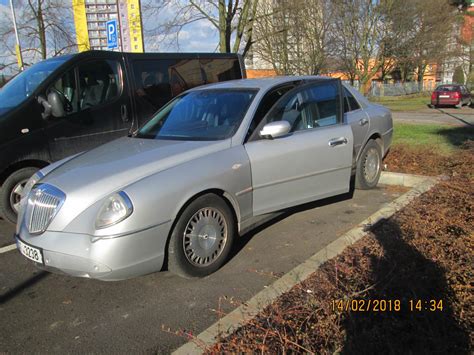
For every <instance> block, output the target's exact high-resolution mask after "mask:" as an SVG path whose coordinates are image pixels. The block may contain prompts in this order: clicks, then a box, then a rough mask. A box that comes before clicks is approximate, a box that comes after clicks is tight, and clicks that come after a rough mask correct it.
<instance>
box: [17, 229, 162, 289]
mask: <svg viewBox="0 0 474 355" xmlns="http://www.w3.org/2000/svg"><path fill="white" fill-rule="evenodd" d="M170 226H171V223H170V222H167V223H163V224H160V225H157V226H154V227H151V228H148V229H145V230H142V231H137V232H134V233H131V234H127V235H123V236H116V237H107V238H104V237H103V238H98V237H93V236H90V235H87V234H78V233H67V232H53V231H46V232H44V233H43V234H41V235H35V236H32V235H30V234H29V233H27V231H26V228H22V230H20V233H19V235H18V234H15V240H16V239H17V238H20V239H21V240H22V241H23V242H25V243H27V244H29V245H31V246H33V247H36V248H40V249H42V252H43V264H39V263H35V265H36V266H37V267H38V268H40V269H44V270H47V271H50V272H55V273H65V274H68V275H71V276H77V277H86V278H93V279H99V280H104V281H116V280H123V279H128V278H132V277H136V276H141V275H145V274H148V273H151V272H155V271H159V270H161V268H162V266H163V262H164V257H165V248H166V239H167V236H168V232H169V229H170ZM32 262H33V261H32Z"/></svg>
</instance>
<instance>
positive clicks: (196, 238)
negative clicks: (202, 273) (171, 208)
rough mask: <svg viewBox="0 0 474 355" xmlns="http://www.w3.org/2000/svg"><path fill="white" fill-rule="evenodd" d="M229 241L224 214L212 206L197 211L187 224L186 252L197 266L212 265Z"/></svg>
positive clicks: (184, 239) (185, 233)
mask: <svg viewBox="0 0 474 355" xmlns="http://www.w3.org/2000/svg"><path fill="white" fill-rule="evenodd" d="M226 243H227V222H226V220H225V217H224V216H223V214H222V213H221V212H220V211H219V210H217V209H215V208H211V207H207V208H202V209H200V210H199V211H197V212H196V213H195V214H194V215H193V216H192V217H191V219H190V220H189V222H188V224H187V225H186V228H185V231H184V237H183V249H184V254H185V255H186V258H187V259H188V261H189V262H190V263H191V264H192V265H195V266H198V267H203V266H208V265H211V264H212V263H213V262H214V260H216V259H217V258H219V256H220V255H221V253H222V251H223V250H224V247H225V245H226Z"/></svg>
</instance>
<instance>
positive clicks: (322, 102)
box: [267, 81, 341, 132]
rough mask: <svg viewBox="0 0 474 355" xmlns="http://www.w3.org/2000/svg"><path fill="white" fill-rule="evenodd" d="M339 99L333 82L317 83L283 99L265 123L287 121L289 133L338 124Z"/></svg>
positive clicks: (336, 87)
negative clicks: (289, 127)
mask: <svg viewBox="0 0 474 355" xmlns="http://www.w3.org/2000/svg"><path fill="white" fill-rule="evenodd" d="M339 105H340V97H339V91H338V86H337V83H336V82H334V81H331V82H327V83H324V82H323V83H319V84H316V85H314V86H311V87H307V88H305V89H302V90H299V91H297V92H296V93H295V94H292V95H288V96H287V97H286V98H283V99H282V101H280V102H279V103H278V104H277V106H276V107H275V108H274V109H273V110H272V111H271V112H270V114H269V117H268V120H267V122H274V121H282V120H284V121H288V122H289V123H290V125H291V131H292V132H295V131H301V130H305V129H311V128H316V127H323V126H330V125H335V124H338V123H339V120H340V116H341V115H340V114H339V107H340V106H339Z"/></svg>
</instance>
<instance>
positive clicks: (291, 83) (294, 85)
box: [243, 80, 305, 144]
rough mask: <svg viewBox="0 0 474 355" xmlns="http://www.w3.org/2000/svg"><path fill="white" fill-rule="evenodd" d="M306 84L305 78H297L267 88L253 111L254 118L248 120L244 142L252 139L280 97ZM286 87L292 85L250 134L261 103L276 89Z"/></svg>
mask: <svg viewBox="0 0 474 355" xmlns="http://www.w3.org/2000/svg"><path fill="white" fill-rule="evenodd" d="M304 84H305V82H304V80H299V81H298V80H297V81H293V82H290V83H283V84H279V85H277V86H274V87H272V88H271V89H269V90H267V91H266V92H265V93H264V94H263V96H262V98H261V99H260V102H259V103H258V105H257V107H256V108H255V111H254V112H253V115H252V119H251V120H249V122H248V124H247V128H246V130H245V136H244V142H243V144H245V143H247V142H248V141H250V138H251V136H252V135H253V133H254V132H255V130H257V129H258V127H259V125H260V123H261V122H262V121H263V120H264V119H265V118H266V117H267V114H268V113H269V112H270V111H271V109H272V108H273V107H274V106H275V105H276V104H277V102H278V101H280V99H281V98H282V97H283V96H285V95H286V94H287V93H289V92H290V91H292V90H294V89H296V88H297V87H299V86H301V85H304ZM285 87H290V89H289V90H288V91H287V92H285V93H284V94H283V95H282V96H280V98H279V99H278V100H276V101H275V102H274V104H273V105H272V106H270V108H269V109H268V111H267V113H266V114H265V116H263V117H262V119H261V120H260V123H259V124H258V125H257V127H255V130H254V132H252V134H251V135H250V136H249V135H248V133H249V131H250V126H251V125H252V122H253V120H254V119H255V115H256V114H257V111H258V109H259V108H260V105H261V104H262V103H263V100H265V99H266V98H267V97H268V95H271V94H272V93H274V92H275V91H277V90H281V89H283V88H285Z"/></svg>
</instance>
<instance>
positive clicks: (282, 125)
mask: <svg viewBox="0 0 474 355" xmlns="http://www.w3.org/2000/svg"><path fill="white" fill-rule="evenodd" d="M290 130H291V126H290V123H289V122H288V121H275V122H270V123H267V124H266V125H265V126H263V128H262V130H261V131H260V132H259V135H260V137H262V138H269V139H273V138H277V137H281V136H284V135H286V134H288V133H290Z"/></svg>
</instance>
